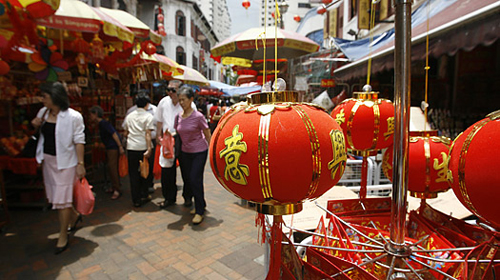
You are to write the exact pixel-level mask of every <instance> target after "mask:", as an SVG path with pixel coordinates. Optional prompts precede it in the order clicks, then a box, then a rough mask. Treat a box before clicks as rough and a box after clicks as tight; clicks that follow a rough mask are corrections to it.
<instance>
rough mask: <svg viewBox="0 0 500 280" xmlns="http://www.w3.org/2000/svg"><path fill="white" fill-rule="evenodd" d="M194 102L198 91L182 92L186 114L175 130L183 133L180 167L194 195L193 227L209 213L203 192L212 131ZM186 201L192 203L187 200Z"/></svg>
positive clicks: (185, 182)
mask: <svg viewBox="0 0 500 280" xmlns="http://www.w3.org/2000/svg"><path fill="white" fill-rule="evenodd" d="M193 101H194V91H193V89H191V88H190V87H182V88H181V89H180V91H179V103H180V105H181V107H182V110H183V112H182V114H179V115H177V117H176V118H175V130H176V131H177V133H178V134H179V136H180V138H181V141H182V145H181V155H180V165H181V173H182V180H183V181H184V188H187V190H190V191H188V192H186V193H192V196H194V206H195V208H194V209H193V210H191V214H195V216H194V218H193V224H195V225H197V224H199V223H201V222H202V221H203V214H204V212H205V207H206V206H207V205H206V203H205V195H204V191H203V172H204V170H205V163H206V162H207V155H208V143H210V137H211V134H210V128H209V127H208V123H207V120H206V119H205V117H204V116H203V114H202V113H200V112H198V111H195V110H193V109H192V107H191V103H192V102H193ZM186 200H189V201H190V200H191V198H190V197H186Z"/></svg>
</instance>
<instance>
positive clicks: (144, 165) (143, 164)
mask: <svg viewBox="0 0 500 280" xmlns="http://www.w3.org/2000/svg"><path fill="white" fill-rule="evenodd" d="M139 163H140V166H139V170H140V171H141V177H142V178H144V179H147V178H148V175H149V161H148V159H147V158H146V157H142V160H140V161H139Z"/></svg>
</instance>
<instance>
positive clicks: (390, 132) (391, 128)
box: [384, 117, 394, 140]
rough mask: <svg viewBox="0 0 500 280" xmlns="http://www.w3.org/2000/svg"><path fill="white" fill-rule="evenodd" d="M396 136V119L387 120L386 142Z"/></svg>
mask: <svg viewBox="0 0 500 280" xmlns="http://www.w3.org/2000/svg"><path fill="white" fill-rule="evenodd" d="M393 134H394V117H390V118H387V132H386V133H384V136H385V140H387V139H388V138H389V137H391V136H392V135H393Z"/></svg>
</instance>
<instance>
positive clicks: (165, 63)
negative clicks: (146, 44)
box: [141, 52, 184, 76]
mask: <svg viewBox="0 0 500 280" xmlns="http://www.w3.org/2000/svg"><path fill="white" fill-rule="evenodd" d="M141 59H142V60H146V61H152V62H156V63H158V64H159V66H160V69H161V70H162V71H163V72H165V73H164V74H165V75H167V76H172V75H173V76H177V75H182V74H183V73H184V69H182V68H181V65H179V64H177V62H175V61H173V60H172V59H170V58H169V57H167V56H164V55H161V54H157V53H155V54H153V55H147V54H146V53H144V52H142V53H141ZM169 73H170V74H169Z"/></svg>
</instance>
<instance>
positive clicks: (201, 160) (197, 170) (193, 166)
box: [180, 150, 208, 215]
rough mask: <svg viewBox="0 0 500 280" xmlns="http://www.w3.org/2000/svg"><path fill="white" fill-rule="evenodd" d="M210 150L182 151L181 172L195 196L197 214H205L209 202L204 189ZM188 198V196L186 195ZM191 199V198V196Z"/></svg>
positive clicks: (185, 183)
mask: <svg viewBox="0 0 500 280" xmlns="http://www.w3.org/2000/svg"><path fill="white" fill-rule="evenodd" d="M207 155H208V150H206V151H203V152H199V153H184V152H181V161H180V164H181V174H182V180H183V181H184V188H187V189H188V190H191V192H192V196H193V197H194V207H195V209H196V214H199V215H203V213H204V212H205V207H207V204H206V202H205V194H204V190H203V173H204V171H205V163H206V162H207ZM184 199H187V197H184ZM189 199H191V198H189Z"/></svg>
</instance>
